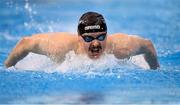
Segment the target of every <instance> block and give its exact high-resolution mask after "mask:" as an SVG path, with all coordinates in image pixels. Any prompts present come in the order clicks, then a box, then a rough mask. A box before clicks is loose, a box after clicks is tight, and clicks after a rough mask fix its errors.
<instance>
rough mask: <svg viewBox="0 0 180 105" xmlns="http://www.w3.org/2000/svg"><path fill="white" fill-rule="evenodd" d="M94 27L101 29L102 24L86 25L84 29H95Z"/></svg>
mask: <svg viewBox="0 0 180 105" xmlns="http://www.w3.org/2000/svg"><path fill="white" fill-rule="evenodd" d="M93 29H100V26H99V25H93V26H86V27H84V30H93Z"/></svg>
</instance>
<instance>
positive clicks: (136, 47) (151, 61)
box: [109, 34, 159, 69]
mask: <svg viewBox="0 0 180 105" xmlns="http://www.w3.org/2000/svg"><path fill="white" fill-rule="evenodd" d="M109 40H110V41H112V44H109V45H112V46H110V48H109V49H112V51H113V54H114V55H115V57H116V58H118V59H124V58H129V57H130V56H135V55H139V54H144V59H145V60H146V62H147V63H148V65H149V67H150V68H151V69H157V68H159V63H158V59H157V54H156V51H155V48H154V46H153V44H152V42H151V41H150V40H146V39H143V38H141V37H138V36H134V35H132V36H129V35H126V34H115V35H112V36H111V37H110V38H109Z"/></svg>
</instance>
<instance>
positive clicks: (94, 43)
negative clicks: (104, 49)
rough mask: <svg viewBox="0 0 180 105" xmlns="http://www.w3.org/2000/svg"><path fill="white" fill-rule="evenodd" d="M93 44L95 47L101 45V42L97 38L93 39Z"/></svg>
mask: <svg viewBox="0 0 180 105" xmlns="http://www.w3.org/2000/svg"><path fill="white" fill-rule="evenodd" d="M92 46H93V47H98V46H100V42H99V41H97V40H93V42H92Z"/></svg>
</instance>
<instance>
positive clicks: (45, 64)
mask: <svg viewBox="0 0 180 105" xmlns="http://www.w3.org/2000/svg"><path fill="white" fill-rule="evenodd" d="M134 64H135V65H138V66H139V67H142V68H144V69H148V65H147V63H146V62H145V60H144V59H143V57H142V56H136V57H133V58H132V59H131V60H118V59H116V58H115V57H114V55H111V54H105V55H103V56H102V57H101V58H100V59H97V60H92V59H90V58H88V57H87V56H83V55H76V54H75V53H74V52H73V51H70V52H69V53H68V54H67V55H66V58H65V61H64V62H62V63H61V64H58V63H54V62H53V61H51V60H50V59H49V58H48V57H46V56H44V55H38V54H34V53H30V54H28V56H27V57H25V58H24V59H23V60H21V61H19V62H18V63H17V64H16V65H15V68H16V69H17V70H30V71H45V72H48V73H52V72H61V73H67V72H79V73H88V74H91V73H100V72H103V71H109V72H112V70H116V68H126V69H133V68H134V67H135V66H134Z"/></svg>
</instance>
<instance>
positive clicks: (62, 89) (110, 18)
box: [0, 0, 180, 104]
mask: <svg viewBox="0 0 180 105" xmlns="http://www.w3.org/2000/svg"><path fill="white" fill-rule="evenodd" d="M179 10H180V1H179V0H151V1H148V0H133V1H132V0H117V1H111V2H110V1H108V0H99V1H96V0H86V1H84V0H75V1H73V0H68V1H65V0H54V1H51V0H24V1H23V0H21V1H19V0H1V1H0V103H2V104H3V103H4V104H7V103H16V104H18V103H45V104H48V103H51V104H52V103H56V104H57V103H61V104H72V103H74V104H75V103H76V104H78V103H80V104H85V103H90V104H99V103H100V104H132V103H133V104H180V35H179V34H180V12H179ZM87 11H97V12H100V13H102V14H103V15H104V17H105V19H106V22H107V25H108V33H109V34H112V33H117V32H122V33H127V34H137V35H139V36H141V37H144V38H148V39H150V40H151V41H152V42H153V43H154V46H155V48H156V49H157V53H158V59H159V62H160V65H161V68H160V69H159V70H146V69H143V68H140V67H139V66H136V65H134V64H133V63H132V62H129V61H121V62H120V61H117V59H115V58H114V57H113V56H112V55H108V56H107V57H105V58H103V59H102V60H100V61H99V62H95V63H93V62H92V61H91V60H87V61H86V60H85V61H84V58H82V59H80V58H78V57H76V56H74V54H73V52H71V53H70V54H69V55H68V57H67V59H66V60H65V62H64V63H63V64H61V65H57V64H54V63H53V62H52V61H50V60H49V59H48V58H46V57H44V56H42V55H36V54H30V55H28V56H27V57H26V58H25V59H23V60H22V61H20V62H19V63H18V64H17V65H16V66H15V67H11V68H8V69H6V68H5V67H4V65H3V62H4V60H5V59H6V58H7V56H8V54H9V53H10V51H11V50H12V48H13V47H14V46H15V44H16V43H17V42H18V40H20V39H21V38H22V37H24V36H29V35H31V34H35V33H46V32H61V31H65V32H72V33H76V29H77V28H76V27H77V23H78V19H79V17H80V16H81V15H82V14H83V13H84V12H87ZM69 56H70V57H69ZM137 60H140V59H137ZM118 62H119V63H118ZM137 62H138V61H137ZM139 65H142V66H145V63H143V62H140V64H139ZM145 68H146V67H145Z"/></svg>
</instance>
